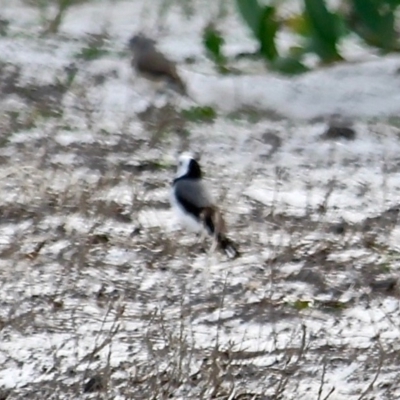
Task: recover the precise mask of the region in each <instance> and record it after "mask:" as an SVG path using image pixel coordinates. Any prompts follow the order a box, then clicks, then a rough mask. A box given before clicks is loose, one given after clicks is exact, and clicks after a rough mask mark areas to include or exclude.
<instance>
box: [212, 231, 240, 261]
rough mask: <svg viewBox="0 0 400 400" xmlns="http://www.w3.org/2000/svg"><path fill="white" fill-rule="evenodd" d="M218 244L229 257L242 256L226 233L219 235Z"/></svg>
mask: <svg viewBox="0 0 400 400" xmlns="http://www.w3.org/2000/svg"><path fill="white" fill-rule="evenodd" d="M217 242H218V246H219V247H220V248H221V249H222V250H223V251H224V252H225V254H226V255H227V256H228V257H229V258H237V257H239V256H240V253H239V250H238V249H237V246H236V245H235V243H233V242H232V240H230V239H229V238H227V237H226V236H224V235H221V234H220V235H218V236H217Z"/></svg>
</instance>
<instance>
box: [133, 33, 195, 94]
mask: <svg viewBox="0 0 400 400" xmlns="http://www.w3.org/2000/svg"><path fill="white" fill-rule="evenodd" d="M129 48H130V50H131V52H132V55H133V57H132V61H131V65H132V67H133V68H134V69H136V71H137V72H138V73H139V74H140V75H142V76H143V77H145V78H147V79H148V80H151V81H166V82H167V83H168V85H169V87H171V88H172V89H173V90H175V91H176V92H177V93H179V94H181V95H186V96H187V91H186V85H185V83H184V82H183V80H182V79H181V77H180V76H179V74H178V71H177V69H176V63H174V62H173V61H171V60H169V59H168V58H167V57H165V56H164V54H162V53H161V52H160V51H158V50H157V48H156V41H155V40H153V39H151V38H149V37H147V36H145V35H143V34H142V33H140V34H135V35H134V36H132V38H131V39H130V40H129Z"/></svg>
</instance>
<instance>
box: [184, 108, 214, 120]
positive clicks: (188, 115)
mask: <svg viewBox="0 0 400 400" xmlns="http://www.w3.org/2000/svg"><path fill="white" fill-rule="evenodd" d="M181 114H182V117H183V118H185V119H186V120H188V121H191V122H213V121H214V120H215V118H216V117H217V113H216V112H215V110H214V109H213V108H212V107H207V106H205V107H190V108H188V109H185V110H182V111H181Z"/></svg>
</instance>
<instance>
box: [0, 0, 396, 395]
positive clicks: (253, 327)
mask: <svg viewBox="0 0 400 400" xmlns="http://www.w3.org/2000/svg"><path fill="white" fill-rule="evenodd" d="M60 4H61V3H60ZM55 23H57V24H56V25H54V24H55ZM58 25H59V22H57V20H53V25H52V28H51V30H57V27H58ZM49 29H50V28H49ZM75 73H77V74H78V77H77V78H78V83H76V82H75V83H74V81H73V80H68V79H66V81H65V83H63V84H60V83H57V82H56V81H55V82H54V83H53V84H48V85H40V84H38V83H34V82H33V83H29V84H27V85H25V86H24V85H22V84H21V83H20V78H21V76H20V74H21V70H20V68H19V67H18V66H13V65H10V64H7V65H5V64H4V65H3V64H1V65H0V80H1V81H0V88H2V93H1V100H7V99H8V98H9V97H8V96H11V95H13V96H14V95H17V96H18V98H19V100H20V101H21V102H22V103H23V104H24V105H25V107H24V108H23V109H22V111H19V112H15V111H7V112H5V113H1V115H0V127H1V129H2V132H4V135H2V139H1V140H0V150H1V153H0V161H1V163H2V172H1V173H0V175H1V179H0V193H1V194H2V196H1V200H0V215H1V220H0V232H1V233H0V263H1V268H0V275H1V282H2V283H1V289H2V290H1V296H0V299H1V303H2V307H1V312H0V333H1V339H2V340H1V342H2V343H3V345H2V346H1V347H0V357H1V362H2V365H3V366H4V367H3V368H5V369H7V372H5V373H2V374H0V377H1V379H2V382H3V384H4V382H6V378H4V377H6V376H7V375H9V376H10V377H13V379H14V380H13V381H12V382H15V387H14V386H13V384H12V382H11V383H9V384H8V385H5V384H4V386H5V387H4V389H5V391H4V392H3V393H4V395H3V394H2V395H0V398H7V399H20V398H29V399H43V398H46V399H67V398H106V399H116V398H123V399H125V398H126V399H167V398H182V399H221V400H222V399H223V400H261V399H263V400H265V399H271V400H272V399H274V400H278V399H297V398H300V397H299V396H302V397H301V398H304V399H305V398H310V399H311V398H313V399H318V400H328V399H331V400H332V399H334V398H335V395H337V394H338V393H339V394H338V396H339V395H340V393H342V392H341V390H342V389H343V388H342V387H341V386H342V385H341V382H340V380H342V381H345V383H346V385H347V386H346V387H348V386H351V385H353V389H352V390H351V391H350V393H347V394H345V395H347V396H348V398H351V399H353V398H354V399H360V400H361V399H372V398H375V397H374V396H380V397H381V398H385V399H396V398H398V387H399V385H400V374H399V373H398V372H397V365H398V362H399V360H398V349H397V345H396V340H395V339H393V330H395V329H396V328H397V327H398V323H397V319H398V318H397V317H398V313H399V310H398V309H393V310H392V312H389V311H387V307H386V303H387V302H392V303H395V302H396V301H398V296H399V290H398V282H397V278H396V277H395V276H393V274H394V273H395V272H396V265H397V261H398V259H399V256H398V252H397V251H396V249H395V248H394V246H392V245H391V244H390V243H389V241H388V238H389V237H390V236H391V234H393V232H395V229H396V224H397V219H398V213H399V209H398V207H393V208H391V209H388V210H386V211H384V212H382V213H381V214H379V215H376V216H374V217H366V218H365V219H364V220H363V221H362V222H358V223H350V222H347V221H345V220H342V221H338V220H337V219H336V220H335V219H333V218H332V217H331V215H332V214H330V212H331V211H332V209H334V207H335V204H334V201H335V200H334V195H335V194H336V193H337V191H339V190H341V189H342V188H341V185H343V182H341V181H340V179H333V178H332V179H331V178H329V179H327V180H326V181H325V182H324V183H323V186H324V191H325V194H324V196H323V198H322V201H321V202H320V204H319V205H318V207H315V205H314V204H313V202H312V198H313V193H314V191H315V190H316V189H320V187H317V186H316V183H315V181H313V180H312V179H311V178H310V180H309V182H307V185H305V186H306V189H305V190H306V192H307V196H306V197H307V199H308V200H307V205H306V207H305V212H304V213H302V214H301V215H297V214H296V213H293V212H291V210H290V209H289V208H288V209H287V210H286V209H282V204H281V200H280V193H281V191H282V187H283V186H284V185H285V183H287V182H293V184H295V183H296V178H293V176H292V175H293V174H294V171H292V170H290V168H289V167H287V166H286V165H285V163H282V164H281V165H279V162H278V159H277V158H275V157H277V154H276V153H279V151H281V148H282V147H283V146H285V140H286V138H282V137H281V136H279V135H275V133H274V135H275V136H276V137H278V139H279V140H281V141H278V142H277V140H276V138H275V139H274V142H273V143H267V144H268V145H271V147H272V148H273V150H272V151H271V152H269V153H268V156H267V160H268V162H269V163H271V164H272V165H276V168H275V173H274V174H273V175H274V176H273V178H270V177H268V176H266V172H265V171H266V169H267V167H269V166H270V165H268V166H267V167H266V166H265V158H261V157H260V159H257V158H255V160H254V162H252V163H250V164H249V165H248V167H247V169H246V170H245V171H242V172H237V171H236V172H234V173H231V172H230V171H229V165H230V166H234V165H233V164H234V163H233V162H232V163H231V164H229V158H228V157H227V159H222V161H221V163H222V164H223V168H222V169H220V168H218V167H221V164H218V162H217V161H215V159H214V157H213V156H214V154H209V156H208V157H209V158H208V160H207V159H206V160H205V161H204V162H205V164H206V161H210V164H209V170H208V172H209V174H208V176H209V178H210V181H211V183H212V184H213V185H214V187H216V186H217V183H218V182H216V176H217V177H218V178H220V179H221V180H225V183H224V184H223V187H222V188H221V189H220V192H219V193H218V194H219V196H218V197H219V199H220V200H221V201H223V203H224V204H225V205H230V206H232V207H233V209H234V210H235V211H234V212H233V213H227V218H228V219H229V222H230V229H231V235H232V236H233V237H235V240H236V241H237V242H239V244H240V248H241V252H242V253H243V254H244V255H243V257H242V258H241V259H238V260H235V261H227V260H225V259H224V258H223V256H221V255H210V256H208V255H207V254H205V253H204V251H203V249H202V246H201V245H199V243H197V242H196V239H195V238H191V236H190V234H181V232H179V231H176V230H173V229H171V227H170V224H169V219H170V218H171V215H170V214H169V204H168V196H167V193H168V182H169V181H170V180H171V177H172V174H173V166H172V165H171V164H169V163H168V160H167V161H166V160H165V157H164V156H165V154H166V153H168V154H173V153H174V152H175V151H176V150H177V149H179V150H180V149H182V148H187V147H188V146H189V144H191V145H192V146H195V147H197V148H204V149H205V151H204V153H205V154H206V157H207V151H209V152H211V151H212V147H211V146H208V145H209V142H210V141H211V140H210V136H205V135H204V136H201V135H199V136H198V137H196V136H195V135H193V136H190V137H188V135H187V134H185V135H175V134H174V133H171V131H172V132H173V131H174V129H175V128H182V129H183V127H184V128H187V127H189V129H191V128H192V129H193V130H196V129H197V130H200V129H201V126H200V128H199V124H198V123H193V122H189V121H182V116H181V114H180V113H178V112H177V110H176V109H175V107H173V106H167V107H164V108H161V109H155V108H154V107H152V108H150V109H149V112H148V113H146V112H143V113H141V114H140V115H131V114H129V115H125V116H124V118H123V119H121V124H120V127H119V129H117V130H116V132H112V133H108V132H106V131H104V129H102V128H101V127H99V123H98V118H99V110H98V109H97V108H96V106H97V105H96V102H95V101H93V99H92V98H91V96H90V90H91V85H89V84H91V83H92V82H94V81H95V80H96V79H95V78H96V77H94V76H93V77H91V78H92V80H90V79H89V80H87V81H86V82H87V83H88V84H87V86H85V85H81V82H82V80H81V81H79V73H86V71H84V72H82V71H79V72H77V71H76V70H74V74H75ZM67 75H68V74H67ZM114 78H115V77H114V76H112V74H110V75H107V74H105V75H104V76H103V77H102V80H100V81H99V82H98V86H99V87H101V86H102V85H103V84H105V83H107V80H108V79H114ZM21 80H22V79H21ZM68 95H75V96H76V99H75V100H74V101H75V102H74V103H73V107H72V108H73V113H72V114H73V116H74V117H76V118H77V119H79V122H80V123H81V124H82V126H84V128H81V127H79V129H78V128H77V127H76V126H75V125H74V124H73V123H72V122H71V120H72V118H71V109H70V108H69V107H70V106H68V107H67V106H66V105H65V104H66V103H65V97H66V96H68ZM245 111H246V110H244V111H243V113H245ZM270 117H271V116H268V115H265V116H264V120H263V116H262V115H261V116H260V115H257V123H259V122H260V121H261V122H263V121H264V122H265V123H267V124H268V123H270V122H271V121H273V123H278V124H279V123H282V124H283V123H285V122H282V121H280V122H279V121H278V122H276V120H277V118H276V116H275V118H272V117H271V118H270ZM238 118H239V117H238ZM239 121H240V122H241V123H242V124H244V125H245V126H246V127H247V129H249V130H251V129H253V125H252V122H249V121H248V120H247V119H246V117H245V116H243V115H240V118H239ZM75 122H76V121H75ZM76 124H77V125H79V124H78V123H76ZM135 124H136V125H135ZM143 126H144V127H145V128H146V129H145V130H143V129H142V128H143ZM232 126H233V125H232ZM210 129H212V128H210V126H209V125H207V127H206V129H205V130H207V132H209V130H210ZM85 132H89V133H90V134H91V139H93V140H89V141H85V140H83V139H82V140H79V139H77V140H71V142H68V143H67V144H65V143H64V142H63V141H62V140H60V136H62V135H65V136H67V137H68V134H75V135H77V136H79V135H80V134H82V135H83V133H85ZM215 132H216V131H215ZM35 135H36V136H35ZM264 136H265V135H264ZM215 137H216V138H215V139H214V140H215V142H216V147H215V148H214V149H217V150H215V152H216V153H218V154H221V151H220V150H219V149H218V145H221V146H222V148H223V149H226V148H227V147H229V146H230V147H229V150H227V152H226V154H228V155H230V156H232V157H233V156H234V155H235V151H237V148H235V146H234V145H231V144H232V142H235V140H236V138H235V136H234V134H232V135H229V133H227V134H226V138H225V137H221V136H217V134H216V136H215ZM232 137H233V139H232ZM16 138H17V139H16ZM21 138H23V139H22V140H21ZM270 138H271V135H269V136H268V140H270ZM264 139H265V140H267V139H266V138H265V137H264ZM260 140H263V139H262V138H261V139H260ZM287 140H288V141H289V140H290V138H288V139H287ZM276 143H278V144H276ZM207 146H208V147H207ZM224 146H225V147H224ZM255 146H257V147H258V146H260V145H259V143H258V142H257V143H256V145H255ZM210 149H211V150H210ZM328 155H329V157H327V160H325V161H326V164H324V168H325V167H329V168H332V169H333V168H334V167H335V165H336V163H337V162H338V161H337V160H336V158H337V157H336V155H335V154H334V153H329V154H328ZM304 158H305V161H304V162H305V163H306V162H308V159H307V158H306V156H305V157H304ZM213 162H214V163H213ZM274 163H275V164H274ZM206 165H207V164H206ZM314 167H315V168H318V166H316V165H315V166H311V167H310V166H309V165H306V166H305V167H304V168H303V169H302V170H301V171H302V173H304V175H307V174H308V173H309V172H310V170H311V169H312V168H314ZM341 167H345V166H343V165H341ZM271 168H273V167H271ZM214 170H215V171H217V172H216V173H215V175H214V176H213V175H212V173H213V171H214ZM389 174H390V169H388V168H384V169H383V170H382V180H383V182H384V184H382V188H383V190H389V189H388V186H387V185H388V183H387V177H388V176H389ZM213 179H214V180H213ZM257 179H259V180H262V179H264V181H263V184H264V185H266V186H270V187H271V186H272V187H273V191H274V199H273V200H272V201H271V202H270V204H269V205H268V206H266V205H265V203H262V202H260V201H257V200H256V199H254V198H251V197H249V196H247V195H245V194H244V192H245V189H246V188H247V187H249V186H250V185H251V184H252V183H253V182H257ZM233 182H238V183H237V186H238V187H239V189H237V197H233V196H234V194H233V193H235V192H234V190H235V187H234V186H235V185H234V184H233ZM385 188H386V189H385ZM359 190H360V197H361V198H362V197H363V196H365V195H366V194H368V193H370V191H371V189H370V188H369V187H368V185H362V187H361V186H360V188H359ZM383 196H384V193H383ZM235 207H236V208H235ZM241 207H242V208H241ZM360 309H362V311H363V312H365V313H367V311H366V310H369V309H371V310H372V309H373V310H374V312H375V313H376V310H381V311H380V312H381V318H380V319H375V317H374V316H372V312H371V321H370V324H369V325H370V326H369V327H370V328H371V329H373V330H375V331H376V335H374V336H373V337H370V336H368V335H367V333H366V334H365V337H367V339H368V338H369V339H368V340H369V342H368V346H367V345H366V342H367V341H368V340H367V339H365V340H361V339H360V341H361V342H362V343H361V345H358V343H357V337H356V338H354V336H355V335H356V333H357V334H358V333H359V332H358V327H357V326H355V325H357V323H359V321H358V322H357V321H356V322H354V318H355V315H356V311H357V310H360ZM352 311H354V313H353V314H352ZM365 313H364V314H363V315H365ZM382 315H383V316H382ZM363 326H364V327H365V324H364V325H363ZM390 328H393V329H392V330H390ZM387 332H389V333H388V334H387ZM360 337H361V338H362V335H360ZM343 371H347V372H343ZM21 374H22V375H21ZM338 377H339V378H338ZM10 379H11V378H10ZM6 389H11V391H10V392H8V391H7V390H6ZM345 395H343V394H342V397H337V398H344V397H343V396H345ZM307 396H310V397H307ZM376 398H378V397H376Z"/></svg>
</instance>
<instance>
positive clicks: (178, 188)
mask: <svg viewBox="0 0 400 400" xmlns="http://www.w3.org/2000/svg"><path fill="white" fill-rule="evenodd" d="M174 189H175V195H176V197H177V198H178V200H179V201H181V202H182V203H186V204H189V205H191V206H192V207H195V208H197V209H199V210H201V209H203V208H204V207H212V206H213V201H212V198H211V196H210V194H209V193H208V191H207V189H206V188H205V187H204V185H203V183H202V182H201V181H200V180H197V179H196V180H193V179H181V180H178V181H176V182H175V185H174Z"/></svg>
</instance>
